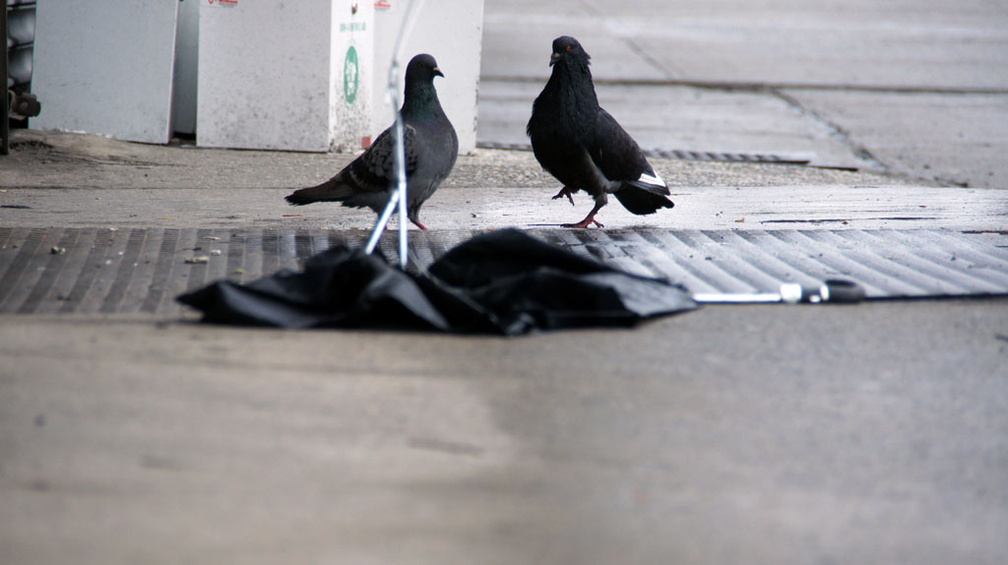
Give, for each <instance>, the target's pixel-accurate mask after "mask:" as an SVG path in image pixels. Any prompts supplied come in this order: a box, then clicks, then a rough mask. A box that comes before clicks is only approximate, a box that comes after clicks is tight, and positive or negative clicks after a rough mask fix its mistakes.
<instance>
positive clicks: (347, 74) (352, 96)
mask: <svg viewBox="0 0 1008 565" xmlns="http://www.w3.org/2000/svg"><path fill="white" fill-rule="evenodd" d="M359 88H360V65H359V64H358V63H357V50H356V49H354V46H353V45H351V46H350V48H349V49H347V52H346V59H344V60H343V97H344V98H346V101H347V103H348V104H353V103H354V100H356V99H357V90H358V89H359Z"/></svg>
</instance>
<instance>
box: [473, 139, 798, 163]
mask: <svg viewBox="0 0 1008 565" xmlns="http://www.w3.org/2000/svg"><path fill="white" fill-rule="evenodd" d="M476 147H479V148H481V149H504V150H509V151H532V146H531V145H529V144H528V143H500V142H496V141H478V142H476ZM644 154H645V155H647V156H648V157H652V158H661V159H681V160H685V161H719V162H724V163H773V164H779V165H807V164H808V163H809V162H811V159H808V158H804V157H797V156H786V155H774V154H771V153H725V152H721V151H689V150H686V149H644Z"/></svg>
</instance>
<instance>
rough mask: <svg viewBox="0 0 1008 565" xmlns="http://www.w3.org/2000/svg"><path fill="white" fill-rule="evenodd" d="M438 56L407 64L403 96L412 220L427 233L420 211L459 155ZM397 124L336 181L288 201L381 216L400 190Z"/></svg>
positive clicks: (408, 204)
mask: <svg viewBox="0 0 1008 565" xmlns="http://www.w3.org/2000/svg"><path fill="white" fill-rule="evenodd" d="M443 76H444V74H442V72H441V70H440V69H439V68H438V64H437V61H436V60H434V57H432V56H430V55H428V54H426V53H423V54H420V55H417V56H416V57H413V59H412V60H410V62H409V65H407V66H406V89H405V96H404V98H403V105H402V110H400V112H401V115H402V120H403V146H404V149H405V155H404V156H405V165H406V210H407V214H406V216H407V218H409V220H410V221H411V222H413V224H414V225H415V226H416V227H418V228H420V229H422V230H426V229H428V228H427V226H425V225H424V224H423V223H422V222H421V221H420V207H421V206H423V204H424V202H426V201H427V199H428V198H430V197H431V195H432V194H434V191H435V190H437V188H438V186H439V185H440V184H441V182H442V181H444V180H445V178H446V177H447V176H448V174H449V173H451V170H452V167H454V166H455V158H456V157H457V156H458V135H457V134H456V133H455V128H454V127H452V125H451V122H450V121H448V117H447V116H445V113H444V110H443V109H442V108H441V102H440V101H438V96H437V91H436V90H435V89H434V77H443ZM394 129H395V126H394V125H393V126H392V127H389V128H388V129H386V130H385V131H383V132H382V133H381V135H379V136H378V138H377V139H375V141H374V143H373V144H371V147H369V148H368V149H367V151H365V152H364V153H363V154H361V155H360V156H359V157H357V158H356V159H354V160H353V161H352V162H351V163H350V164H349V165H347V166H346V167H344V168H343V170H341V171H340V172H339V173H337V174H336V176H334V177H333V178H331V179H329V180H327V181H326V182H324V183H322V184H320V185H318V186H312V187H309V188H302V189H300V190H296V191H294V192H293V193H292V194H290V195H289V196H287V198H286V200H287V202H289V203H291V204H293V205H296V206H303V205H305V204H311V203H313V202H325V201H338V202H340V203H342V204H343V206H349V207H352V208H365V207H366V208H371V209H372V210H374V211H375V212H376V213H380V212H381V210H382V209H383V208H384V207H385V205H386V204H387V203H388V200H389V198H390V197H391V194H392V191H393V190H394V189H395V178H396V173H395V157H394V155H395V133H394Z"/></svg>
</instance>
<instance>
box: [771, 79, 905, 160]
mask: <svg viewBox="0 0 1008 565" xmlns="http://www.w3.org/2000/svg"><path fill="white" fill-rule="evenodd" d="M765 92H766V93H767V94H769V95H771V96H773V97H775V98H777V99H778V100H781V101H782V102H784V103H785V104H787V105H788V106H790V107H792V108H794V109H795V110H797V111H798V112H801V114H802V115H804V116H808V117H809V118H811V119H812V120H813V121H815V122H816V123H818V124H819V125H821V126H823V127H825V128H826V129H828V130H829V132H830V135H832V136H833V137H834V138H835V139H836V140H838V141H839V142H840V143H842V144H843V145H844V146H846V147H847V149H848V150H849V151H850V152H851V154H852V155H854V157H856V158H857V159H859V160H861V161H864V162H865V163H867V164H868V165H869V168H871V169H875V170H878V171H881V172H883V173H886V174H892V167H890V166H889V165H888V164H887V163H885V162H884V161H882V160H881V159H879V158H878V157H876V156H875V155H874V154H873V153H872V152H871V150H869V149H868V148H867V147H865V146H864V145H861V144H859V143H857V142H856V141H855V140H854V138H853V137H852V136H851V134H850V132H848V131H847V130H846V129H844V128H843V127H841V126H840V124H838V123H836V122H834V121H833V120H830V119H829V118H827V117H826V116H824V115H822V114H820V113H819V112H816V111H815V110H812V109H811V108H809V107H808V106H806V105H805V104H803V103H802V101H801V100H799V99H798V98H795V97H794V96H791V95H790V94H788V93H786V92H784V91H782V90H780V89H778V88H767V89H765Z"/></svg>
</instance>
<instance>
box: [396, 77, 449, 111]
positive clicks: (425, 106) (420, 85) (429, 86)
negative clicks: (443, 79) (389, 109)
mask: <svg viewBox="0 0 1008 565" xmlns="http://www.w3.org/2000/svg"><path fill="white" fill-rule="evenodd" d="M401 111H402V115H403V119H407V118H420V119H423V118H439V117H442V116H444V115H445V113H444V110H443V109H442V108H441V101H440V100H438V95H437V91H436V90H435V89H434V83H433V82H431V81H428V82H426V83H425V82H423V81H416V82H412V83H410V82H407V83H406V95H405V96H404V97H403V105H402V110H401Z"/></svg>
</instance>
